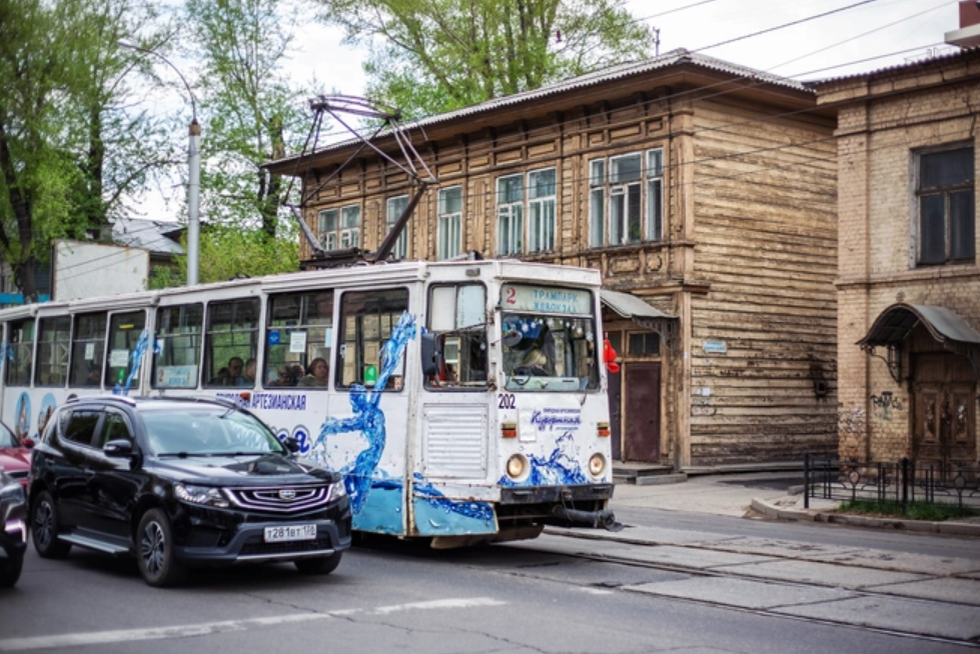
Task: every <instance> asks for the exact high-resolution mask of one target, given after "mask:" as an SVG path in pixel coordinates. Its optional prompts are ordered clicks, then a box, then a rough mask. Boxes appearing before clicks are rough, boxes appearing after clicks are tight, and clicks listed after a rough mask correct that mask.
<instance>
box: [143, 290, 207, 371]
mask: <svg viewBox="0 0 980 654" xmlns="http://www.w3.org/2000/svg"><path fill="white" fill-rule="evenodd" d="M203 331H204V305H202V304H185V305H183V306H179V307H164V308H162V309H159V310H158V311H157V329H156V332H157V335H156V341H157V347H156V352H155V353H154V355H153V388H197V378H198V376H199V375H198V370H200V363H201V333H202V332H203Z"/></svg>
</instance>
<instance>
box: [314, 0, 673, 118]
mask: <svg viewBox="0 0 980 654" xmlns="http://www.w3.org/2000/svg"><path fill="white" fill-rule="evenodd" d="M320 2H321V3H322V4H323V5H324V7H325V11H324V12H323V13H322V16H321V18H322V20H323V21H324V22H326V23H328V24H333V25H338V26H340V27H341V28H343V29H344V31H345V40H346V41H347V42H349V43H356V44H366V45H368V46H369V47H370V48H371V56H370V59H369V60H368V62H367V63H366V64H365V71H366V72H367V74H368V84H369V89H368V90H369V95H370V96H371V97H373V98H375V99H377V100H379V101H382V102H385V103H387V104H390V105H392V106H396V107H398V108H399V109H401V110H402V111H403V112H404V113H405V114H406V115H407V116H409V117H418V116H422V115H430V114H435V113H440V112H444V111H449V110H452V109H457V108H460V107H464V106H469V105H472V104H476V103H479V102H483V101H485V100H489V99H491V98H496V97H500V96H503V95H509V94H513V93H518V92H521V91H527V90H532V89H536V88H539V87H541V86H543V85H545V84H548V83H551V82H555V81H559V80H561V79H565V78H567V77H571V76H574V75H579V74H581V73H584V72H588V71H591V70H596V69H598V68H601V67H603V66H608V65H611V64H614V63H620V62H624V61H633V60H638V59H643V58H644V57H646V56H647V53H648V51H649V46H648V44H649V43H652V40H653V39H652V33H651V31H650V29H649V28H648V27H647V26H646V25H644V24H642V23H639V22H636V21H634V19H633V18H632V16H631V15H630V14H629V12H628V11H627V10H625V9H624V8H623V3H622V0H479V1H477V0H320Z"/></svg>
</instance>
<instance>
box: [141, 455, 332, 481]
mask: <svg viewBox="0 0 980 654" xmlns="http://www.w3.org/2000/svg"><path fill="white" fill-rule="evenodd" d="M152 465H153V468H154V470H155V471H156V472H157V473H158V474H161V475H164V476H166V477H169V478H171V479H173V480H174V481H186V482H190V483H200V484H205V485H207V484H215V485H219V484H220V485H223V486H252V485H267V484H270V483H273V484H310V483H315V482H331V483H333V482H338V481H340V475H338V474H336V473H334V472H330V471H328V470H324V469H322V468H317V467H313V466H310V465H305V464H304V463H301V462H299V461H296V460H295V459H291V458H288V457H285V456H282V455H279V454H261V455H254V454H253V455H244V456H217V455H216V456H206V457H203V456H188V457H187V458H183V459H182V458H177V457H162V458H156V459H154V461H153V463H152Z"/></svg>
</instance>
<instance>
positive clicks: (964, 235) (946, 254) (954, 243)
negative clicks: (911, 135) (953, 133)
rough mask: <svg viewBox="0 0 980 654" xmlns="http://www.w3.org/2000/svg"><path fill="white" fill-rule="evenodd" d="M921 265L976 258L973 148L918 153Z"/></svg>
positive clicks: (959, 261)
mask: <svg viewBox="0 0 980 654" xmlns="http://www.w3.org/2000/svg"><path fill="white" fill-rule="evenodd" d="M917 177H918V189H916V195H917V196H918V200H919V202H918V204H919V243H918V246H919V247H918V262H919V265H925V266H928V265H942V264H946V263H963V262H972V261H974V260H975V259H976V256H975V255H976V239H975V228H974V206H973V148H972V147H965V148H956V149H952V150H942V151H940V152H923V153H919V155H918V176H917Z"/></svg>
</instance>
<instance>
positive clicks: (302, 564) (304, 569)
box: [293, 552, 343, 575]
mask: <svg viewBox="0 0 980 654" xmlns="http://www.w3.org/2000/svg"><path fill="white" fill-rule="evenodd" d="M342 554H343V553H342V552H334V553H333V554H331V555H330V556H321V557H319V558H316V559H299V560H298V561H293V565H295V566H296V569H297V570H299V571H300V572H301V573H303V574H304V575H328V574H330V573H331V572H333V571H334V570H336V569H337V566H338V565H340V558H341V555H342Z"/></svg>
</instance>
